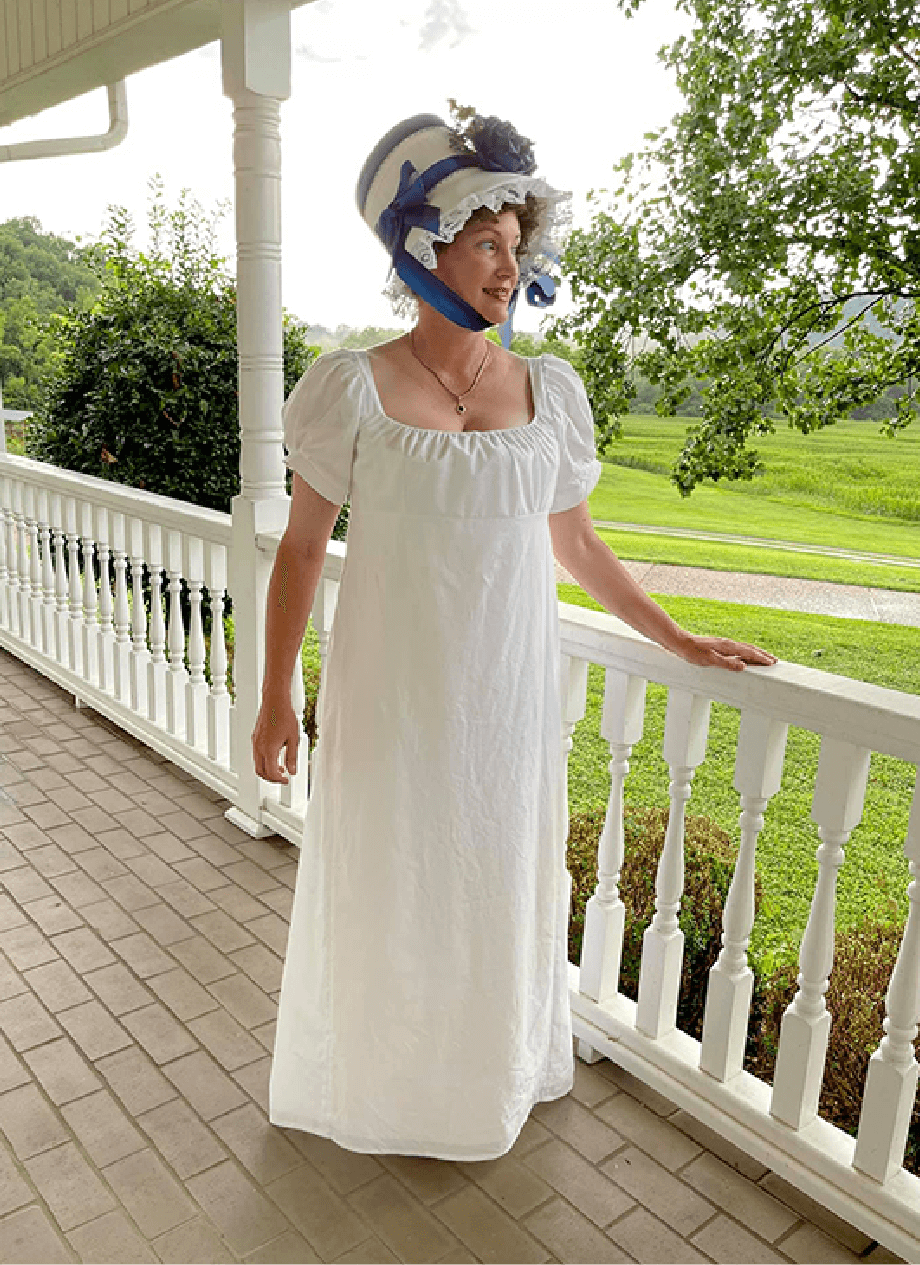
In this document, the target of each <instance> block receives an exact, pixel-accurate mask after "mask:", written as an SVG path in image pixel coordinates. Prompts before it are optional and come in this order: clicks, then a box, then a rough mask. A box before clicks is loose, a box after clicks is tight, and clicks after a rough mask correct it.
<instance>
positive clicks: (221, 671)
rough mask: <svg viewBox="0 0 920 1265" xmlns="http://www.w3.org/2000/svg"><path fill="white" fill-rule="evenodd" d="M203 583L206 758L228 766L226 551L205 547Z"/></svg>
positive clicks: (228, 696)
mask: <svg viewBox="0 0 920 1265" xmlns="http://www.w3.org/2000/svg"><path fill="white" fill-rule="evenodd" d="M204 579H205V584H206V585H207V589H208V593H209V595H210V598H211V655H210V669H211V690H210V693H209V695H208V756H209V758H210V759H211V760H213V761H214V762H215V763H217V764H220V765H224V766H226V765H229V763H230V706H231V700H230V694H229V692H228V690H227V643H226V639H225V636H224V604H225V600H226V591H227V551H226V549H225V548H224V547H223V546H222V545H209V546H208V548H207V550H206V552H205V573H204Z"/></svg>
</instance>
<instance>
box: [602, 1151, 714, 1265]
mask: <svg viewBox="0 0 920 1265" xmlns="http://www.w3.org/2000/svg"><path fill="white" fill-rule="evenodd" d="M601 1172H602V1173H604V1174H605V1175H606V1176H607V1177H610V1178H611V1179H612V1180H613V1181H615V1182H616V1183H617V1185H618V1186H620V1187H622V1189H623V1190H625V1191H626V1192H627V1193H628V1194H630V1195H632V1197H633V1199H635V1200H636V1201H637V1202H638V1203H641V1204H643V1205H644V1206H645V1207H646V1208H648V1210H649V1211H650V1212H653V1213H654V1214H655V1216H656V1217H660V1218H661V1220H662V1221H664V1222H665V1223H666V1224H667V1225H669V1226H670V1227H671V1228H672V1229H673V1230H676V1231H677V1232H678V1234H683V1235H690V1234H692V1233H693V1232H694V1230H697V1229H699V1227H700V1226H701V1225H703V1223H704V1222H706V1221H708V1220H709V1219H710V1217H711V1216H712V1214H713V1212H714V1211H715V1209H714V1208H713V1206H712V1204H710V1203H708V1202H707V1201H706V1200H705V1199H701V1198H700V1196H699V1195H697V1194H695V1193H694V1191H692V1190H691V1189H690V1187H689V1186H685V1185H684V1184H683V1183H682V1182H679V1181H678V1180H677V1179H676V1178H675V1177H672V1175H671V1174H670V1173H669V1172H668V1170H667V1169H666V1168H662V1166H661V1165H660V1164H656V1163H655V1161H654V1160H653V1159H650V1158H649V1156H647V1155H646V1154H645V1153H644V1152H643V1151H639V1150H637V1149H636V1148H635V1147H629V1148H627V1149H626V1150H625V1151H621V1152H619V1153H618V1154H617V1155H615V1156H614V1157H613V1159H610V1160H608V1161H607V1162H606V1164H604V1165H602V1166H601ZM706 1250H707V1249H706V1248H704V1249H703V1251H706Z"/></svg>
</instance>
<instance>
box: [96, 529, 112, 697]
mask: <svg viewBox="0 0 920 1265" xmlns="http://www.w3.org/2000/svg"><path fill="white" fill-rule="evenodd" d="M109 531H110V525H109V513H108V510H106V509H104V508H103V507H102V506H97V508H96V556H97V557H98V559H99V638H98V646H97V651H98V653H97V663H98V667H99V685H100V688H101V689H103V690H105V692H106V693H107V694H111V695H112V696H113V697H114V696H115V694H116V687H115V625H114V623H113V621H112V613H113V612H112V577H111V573H110V571H109V560H110V558H111V556H112V551H111V549H110V548H109Z"/></svg>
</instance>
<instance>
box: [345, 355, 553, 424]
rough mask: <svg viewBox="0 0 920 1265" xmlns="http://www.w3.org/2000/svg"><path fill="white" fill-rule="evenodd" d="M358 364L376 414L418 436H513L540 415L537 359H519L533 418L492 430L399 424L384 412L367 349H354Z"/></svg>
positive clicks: (540, 386) (526, 357)
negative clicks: (525, 370)
mask: <svg viewBox="0 0 920 1265" xmlns="http://www.w3.org/2000/svg"><path fill="white" fill-rule="evenodd" d="M356 351H357V355H358V360H359V363H360V365H361V367H362V369H363V371H364V376H365V378H366V379H367V383H368V386H369V388H370V392H371V397H372V399H373V402H374V406H375V410H376V414H377V416H378V417H382V418H383V419H384V421H387V422H390V424H391V425H393V426H399V427H400V429H402V430H407V431H417V432H418V433H419V434H420V435H507V434H509V433H511V434H514V433H516V432H518V431H525V430H529V429H530V427H531V426H533V425H534V423H535V422H536V421H537V419H538V417H539V415H540V403H541V400H540V391H542V382H541V381H539V375H538V374H535V373H534V365H535V363H536V361H537V359H538V357H533V356H522V357H521V359H522V360H524V361H525V363H526V365H527V379H528V382H529V383H530V396H531V399H532V400H533V417H531V418H530V420H529V421H526V422H522V423H521V425H519V426H498V427H496V428H495V429H493V430H444V429H443V428H442V427H439V426H413V425H412V423H411V422H401V421H399V420H398V419H397V418H395V417H391V416H390V414H389V413H387V412H386V411H385V410H384V407H383V403H382V401H381V399H380V392H379V391H378V390H377V382H376V379H375V378H374V370H373V367H372V366H371V358H370V355H369V354H368V352H369V348H367V347H359V348H356Z"/></svg>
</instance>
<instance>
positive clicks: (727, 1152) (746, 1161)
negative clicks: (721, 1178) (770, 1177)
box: [670, 1111, 769, 1182]
mask: <svg viewBox="0 0 920 1265" xmlns="http://www.w3.org/2000/svg"><path fill="white" fill-rule="evenodd" d="M670 1120H671V1124H673V1125H675V1126H676V1127H677V1128H678V1129H680V1131H681V1132H682V1133H686V1134H687V1136H688V1137H691V1138H693V1140H694V1142H697V1143H699V1145H700V1146H701V1147H703V1148H704V1149H705V1150H707V1151H711V1152H712V1153H713V1155H716V1156H718V1158H719V1159H720V1160H722V1161H723V1163H725V1164H728V1166H729V1167H730V1168H734V1169H736V1170H737V1171H738V1172H739V1173H741V1174H742V1176H744V1177H748V1178H750V1180H751V1181H754V1182H756V1181H759V1180H760V1178H761V1177H763V1176H764V1175H765V1174H766V1173H767V1172H768V1171H769V1170H768V1169H766V1168H765V1167H764V1165H763V1164H761V1163H760V1162H759V1161H758V1160H755V1159H753V1158H752V1157H751V1156H750V1155H747V1154H746V1153H745V1152H744V1151H742V1150H740V1148H738V1147H737V1146H734V1145H733V1144H732V1143H731V1142H729V1141H728V1140H727V1139H726V1138H723V1137H720V1136H719V1134H718V1133H716V1131H715V1129H710V1128H709V1126H708V1125H705V1124H703V1123H702V1121H700V1120H697V1119H695V1117H693V1116H691V1115H690V1114H689V1112H686V1111H676V1112H675V1113H674V1115H673V1116H671V1117H670Z"/></svg>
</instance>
